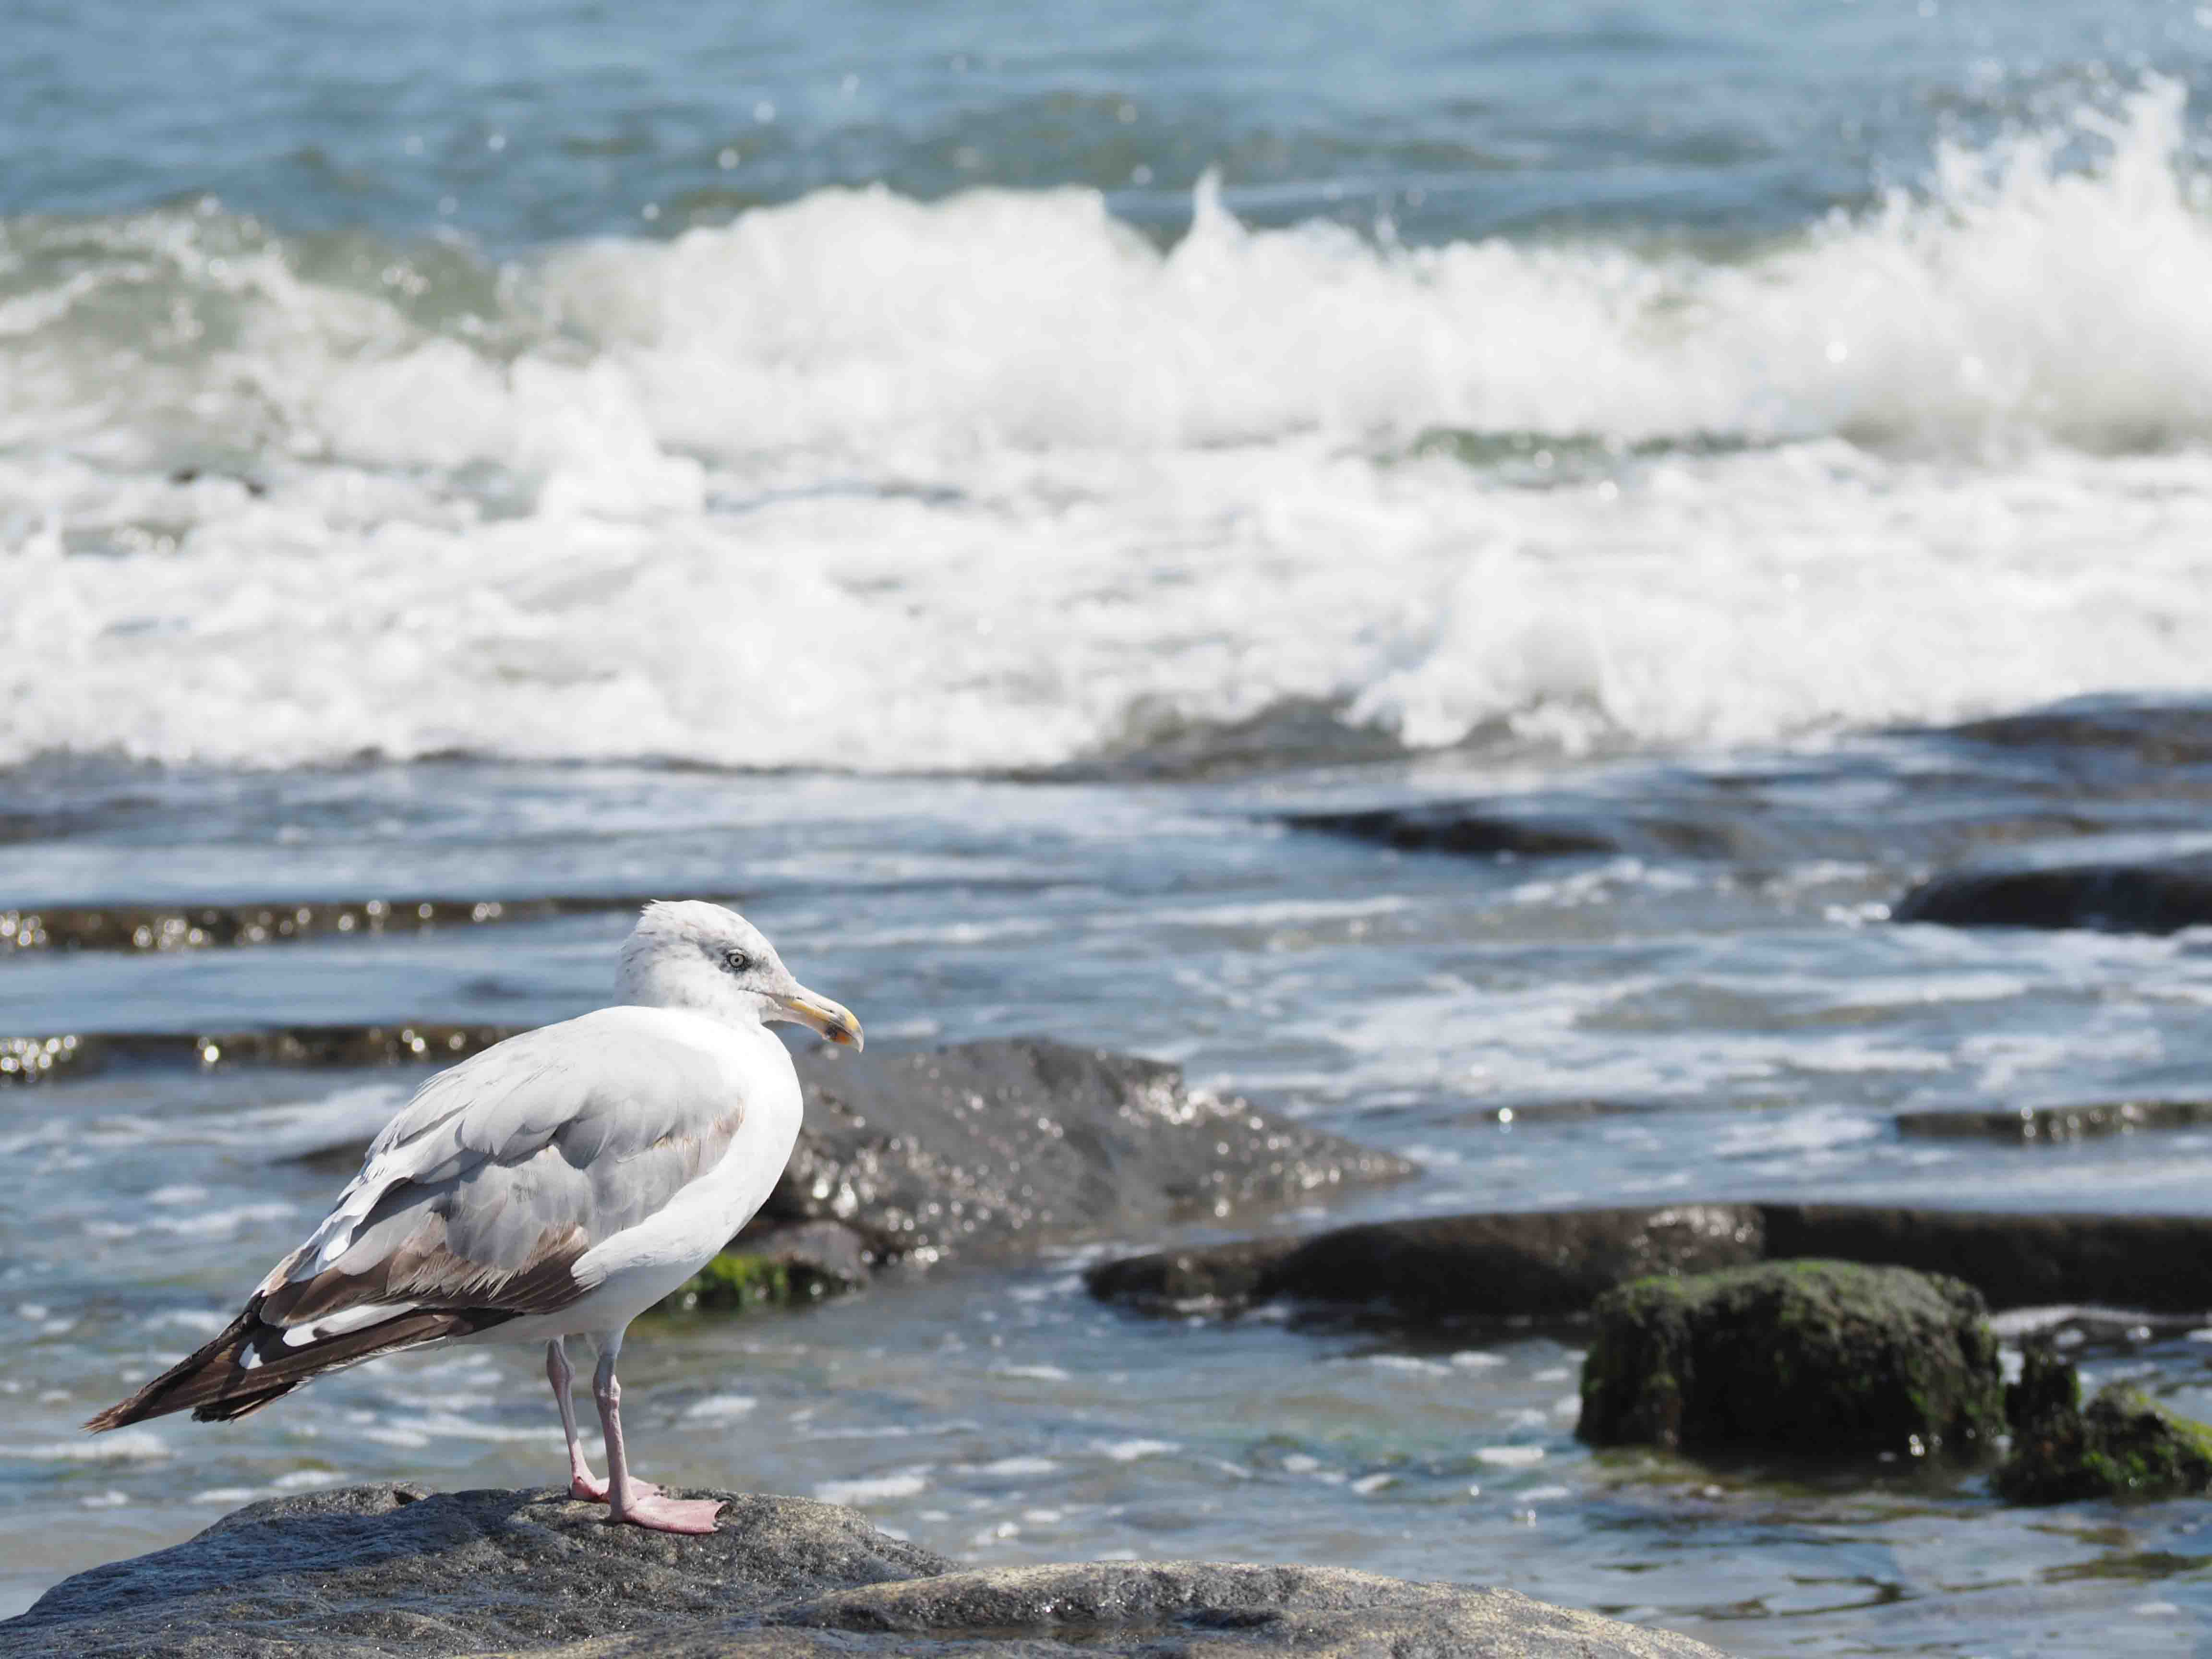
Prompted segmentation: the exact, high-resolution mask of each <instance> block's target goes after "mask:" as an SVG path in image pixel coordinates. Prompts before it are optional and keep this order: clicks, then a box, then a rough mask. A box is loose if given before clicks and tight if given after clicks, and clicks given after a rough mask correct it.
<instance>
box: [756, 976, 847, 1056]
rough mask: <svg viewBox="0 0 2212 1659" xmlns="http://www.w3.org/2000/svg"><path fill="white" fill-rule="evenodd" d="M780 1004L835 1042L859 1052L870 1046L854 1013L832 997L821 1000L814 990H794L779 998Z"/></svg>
mask: <svg viewBox="0 0 2212 1659" xmlns="http://www.w3.org/2000/svg"><path fill="white" fill-rule="evenodd" d="M776 1002H777V1003H778V1004H779V1005H780V1006H781V1007H782V1008H784V1009H785V1010H786V1011H787V1012H788V1013H789V1014H790V1015H791V1017H792V1018H793V1019H795V1020H797V1021H798V1022H799V1024H801V1025H811V1026H812V1027H813V1028H814V1029H815V1030H817V1031H819V1032H821V1033H822V1035H823V1036H825V1037H827V1038H829V1041H830V1042H842V1043H843V1044H844V1045H845V1046H846V1047H847V1048H852V1049H856V1050H857V1049H860V1048H865V1047H866V1043H865V1042H863V1041H862V1039H861V1036H860V1021H859V1020H857V1019H854V1018H853V1014H852V1011H851V1010H850V1009H848V1008H846V1007H844V1006H842V1005H840V1004H838V1003H835V1002H832V1001H830V1000H829V998H828V997H818V996H817V995H815V994H814V993H813V992H811V991H803V990H802V991H791V992H787V993H786V994H783V995H781V996H779V997H778V998H776Z"/></svg>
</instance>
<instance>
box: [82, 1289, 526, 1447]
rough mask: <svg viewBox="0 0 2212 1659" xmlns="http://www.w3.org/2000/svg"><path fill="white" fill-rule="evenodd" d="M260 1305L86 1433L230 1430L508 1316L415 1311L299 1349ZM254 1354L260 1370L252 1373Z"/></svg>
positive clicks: (495, 1312)
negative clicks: (312, 1386) (320, 1379)
mask: <svg viewBox="0 0 2212 1659" xmlns="http://www.w3.org/2000/svg"><path fill="white" fill-rule="evenodd" d="M261 1302H262V1298H261V1297H258V1296H257V1297H254V1298H253V1299H252V1301H251V1302H248V1303H247V1304H246V1310H245V1311H244V1312H242V1313H240V1315H239V1316H238V1317H237V1318H236V1319H234V1320H233V1321H231V1322H230V1324H229V1326H228V1328H226V1329H225V1330H224V1331H223V1332H222V1334H221V1335H219V1336H216V1337H214V1338H212V1339H211V1340H209V1341H208V1342H207V1343H205V1344H204V1346H201V1347H200V1348H199V1349H197V1351H196V1352H193V1353H191V1354H190V1355H188V1356H187V1357H186V1358H183V1359H181V1360H179V1361H178V1362H177V1363H176V1364H173V1365H172V1366H170V1367H169V1369H168V1370H166V1371H163V1372H162V1373H161V1375H160V1376H157V1377H155V1379H154V1380H153V1381H152V1382H150V1383H147V1384H146V1385H145V1386H144V1387H143V1388H142V1389H139V1390H138V1392H137V1393H136V1394H134V1395H131V1397H130V1398H129V1399H128V1400H125V1401H120V1402H118V1403H117V1404H115V1405H112V1406H110V1407H108V1408H107V1409H106V1411H104V1412H102V1413H100V1414H99V1415H98V1416H97V1417H94V1418H92V1419H89V1420H88V1422H87V1423H86V1424H85V1427H86V1428H88V1429H89V1430H91V1431H93V1432H94V1434H100V1433H104V1432H106V1431H107V1430H109V1429H119V1428H121V1427H123V1426H124V1425H125V1424H126V1423H138V1422H143V1421H144V1420H145V1419H147V1418H149V1417H166V1416H167V1415H168V1414H169V1413H171V1412H181V1411H189V1412H191V1414H192V1415H193V1417H195V1418H196V1419H198V1420H199V1421H201V1422H203V1423H227V1422H228V1421H230V1420H231V1419H233V1418H239V1417H244V1416H246V1415H247V1414H248V1413H252V1412H258V1411H259V1410H260V1409H261V1408H262V1407H264V1406H265V1405H267V1404H268V1403H269V1402H270V1401H272V1400H276V1399H279V1398H281V1397H283V1395H288V1394H289V1393H291V1392H292V1390H293V1389H296V1388H298V1387H299V1386H300V1385H301V1383H306V1382H308V1381H310V1380H312V1379H313V1378H314V1377H317V1376H320V1375H321V1374H322V1373H323V1372H325V1371H332V1370H339V1369H341V1368H343V1367H344V1366H347V1365H357V1364H360V1363H361V1362H362V1360H364V1359H374V1358H376V1357H377V1356H378V1355H379V1354H386V1353H398V1352H400V1351H401V1350H403V1349H406V1348H419V1347H421V1346H423V1345H424V1344H425V1343H429V1342H435V1341H438V1340H441V1339H442V1338H445V1337H448V1336H460V1335H465V1334H468V1333H470V1332H471V1331H478V1330H483V1329H486V1328H489V1327H490V1326H493V1325H498V1324H502V1323H504V1322H506V1321H507V1320H509V1319H512V1318H513V1317H514V1315H513V1312H511V1311H509V1310H505V1309H433V1308H418V1309H416V1310H413V1311H411V1312H408V1313H404V1314H400V1315H398V1316H396V1317H394V1318H392V1319H387V1320H384V1321H382V1322H380V1323H377V1324H374V1325H364V1326H362V1328H359V1329H358V1330H351V1331H342V1332H340V1333H338V1334H337V1335H334V1336H326V1337H324V1338H323V1339H321V1340H319V1341H315V1342H307V1343H302V1344H301V1345H300V1346H298V1347H293V1346H289V1345H288V1344H287V1343H286V1342H285V1340H284V1329H283V1327H282V1326H277V1325H270V1324H264V1322H262V1319H261ZM249 1352H251V1353H252V1355H253V1356H254V1357H255V1358H256V1359H257V1360H258V1362H259V1363H258V1364H253V1365H250V1366H249V1365H248V1364H246V1356H247V1354H248V1353H249Z"/></svg>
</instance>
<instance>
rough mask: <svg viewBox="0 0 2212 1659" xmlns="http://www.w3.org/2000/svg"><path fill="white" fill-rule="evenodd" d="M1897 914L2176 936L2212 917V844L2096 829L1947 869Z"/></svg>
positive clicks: (1965, 923) (1972, 923)
mask: <svg viewBox="0 0 2212 1659" xmlns="http://www.w3.org/2000/svg"><path fill="white" fill-rule="evenodd" d="M1890 914H1891V918H1892V920H1893V921H1901V922H1904V921H1926V922H1938V923H1941V924H1942V925H1944V926H1946V927H2052V928H2058V927H2084V928H2094V929H2097V930H2099V931H2100V932H2104V933H2178V932H2179V931H2180V930H2181V929H2182V928H2184V927H2197V926H2200V925H2201V924H2203V923H2205V922H2212V847H2208V846H2207V845H2206V843H2205V841H2204V838H2203V836H2187V837H2172V836H2160V837H2142V836H2092V837H2088V838H2087V839H2085V840H2083V841H2082V842H2079V843H2077V844H2074V845H2069V846H2067V847H2065V848H2060V849H2057V850H2056V851H2054V850H2052V849H2051V848H2039V849H2035V850H2034V851H2033V852H2029V853H2025V854H2011V855H2004V856H1998V857H1995V858H1991V859H1989V860H1983V861H1980V862H1977V863H1972V864H1967V865H1964V866H1960V868H1958V869H1956V870H1948V871H1944V872H1942V873H1940V874H1937V875H1934V876H1931V877H1929V878H1928V879H1927V880H1926V881H1923V882H1922V883H1921V884H1919V885H1918V886H1917V887H1915V888H1914V889H1913V890H1911V892H1909V893H1907V894H1906V895H1905V896H1904V897H1903V898H1901V899H1899V901H1898V902H1897V904H1896V905H1895V907H1894V908H1893V909H1892V911H1891V913H1890Z"/></svg>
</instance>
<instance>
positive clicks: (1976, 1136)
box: [1895, 1100, 2212, 1142]
mask: <svg viewBox="0 0 2212 1659" xmlns="http://www.w3.org/2000/svg"><path fill="white" fill-rule="evenodd" d="M1895 1121H1896V1124H1897V1132H1898V1133H1899V1134H1901V1135H1911V1136H1914V1137H1916V1138H1917V1139H1923V1140H2017V1141H2023V1142H2026V1141H2063V1140H2087V1139H2093V1138H2094V1137H2096V1136H2099V1135H2124V1134H2133V1133H2135V1132H2136V1131H2137V1130H2139V1129H2186V1128H2193V1127H2197V1126H2198V1125H2200V1124H2205V1123H2212V1100H2112V1101H2098V1102H2095V1103H2090V1104H2087V1105H2081V1106H2024V1107H2022V1108H2021V1109H2020V1110H2018V1111H2016V1112H1960V1111H1941V1112H1900V1113H1899V1114H1898V1115H1897V1117H1896V1120H1895Z"/></svg>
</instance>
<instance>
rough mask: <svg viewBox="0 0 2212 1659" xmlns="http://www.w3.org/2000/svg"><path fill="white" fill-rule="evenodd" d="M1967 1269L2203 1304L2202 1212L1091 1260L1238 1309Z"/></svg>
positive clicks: (1489, 1238)
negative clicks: (1708, 1277)
mask: <svg viewBox="0 0 2212 1659" xmlns="http://www.w3.org/2000/svg"><path fill="white" fill-rule="evenodd" d="M1814 1257H1818V1258H1822V1259H1826V1260H1830V1261H1850V1262H1858V1263H1863V1264H1865V1265H1869V1266H1880V1267H1913V1268H1917V1269H1919V1270H1920V1271H1922V1272H1923V1273H1943V1274H1947V1275H1949V1276H1950V1277H1952V1278H1954V1279H1963V1280H1964V1281H1966V1283H1967V1284H1969V1285H1972V1286H1973V1287H1974V1288H1975V1289H1976V1290H1978V1291H1980V1292H1981V1293H1982V1295H1983V1296H1984V1297H1985V1298H1986V1299H1987V1300H1988V1302H1989V1304H1990V1305H1991V1306H1992V1307H1996V1308H2048V1307H2055V1306H2057V1305H2060V1304H2071V1303H2087V1304H2102V1305H2105V1306H2107V1307H2116V1308H2134V1309H2142V1310H2147V1311H2154V1312H2166V1311H2170V1312H2187V1313H2197V1312H2202V1311H2203V1310H2207V1309H2212V1217H2203V1216H2156V1215H2071V1214H2065V1213H2056V1214H2052V1213H2035V1214H2008V1213H2004V1212H1990V1211H1979V1210H1922V1209H1914V1208H1909V1207H1905V1206H1893V1205H1881V1204H1670V1205H1665V1206H1656V1207H1651V1208H1638V1209H1605V1210H1544V1211H1530V1212H1502V1213H1494V1214H1474V1215H1457V1216H1428V1217H1422V1218H1417V1219H1414V1220H1409V1221H1383V1222H1371V1223H1367V1224H1364V1225H1358V1226H1352V1227H1340V1228H1338V1229H1336V1230H1334V1231H1330V1232H1323V1233H1316V1234H1312V1235H1310V1236H1307V1237H1284V1238H1250V1239H1242V1240H1237V1241H1236V1242H1233V1243H1226V1244H1218V1245H1212V1246H1206V1247H1200V1248H1198V1249H1184V1250H1164V1251H1158V1252H1156V1253H1153V1254H1152V1255H1139V1256H1131V1257H1125V1258H1122V1259H1121V1260H1118V1261H1107V1262H1103V1263H1101V1264H1100V1265H1099V1266H1097V1267H1093V1268H1092V1269H1091V1273H1090V1274H1089V1278H1088V1282H1089V1285H1090V1288H1091V1293H1092V1294H1093V1295H1094V1296H1097V1297H1100V1298H1101V1299H1103V1300H1106V1301H1112V1302H1120V1303H1123V1304H1127V1305H1129V1306H1133V1307H1136V1308H1139V1309H1145V1310H1152V1311H1160V1312H1176V1313H1190V1312H1204V1311H1212V1312H1219V1313H1225V1314H1233V1313H1235V1312H1237V1310H1240V1309H1243V1308H1245V1307H1249V1306H1252V1305H1255V1304H1261V1303H1267V1302H1273V1301H1278V1300H1281V1301H1287V1302H1291V1303H1304V1304H1318V1305H1322V1306H1335V1307H1346V1308H1355V1309H1359V1310H1367V1311H1373V1312H1378V1313H1383V1314H1387V1315H1389V1316H1392V1317H1394V1318H1397V1319H1401V1320H1405V1321H1407V1322H1415V1323H1419V1322H1426V1321H1439V1320H1449V1319H1459V1318H1478V1319H1483V1318H1515V1317H1523V1316H1526V1317H1534V1318H1547V1317H1559V1316H1571V1315H1577V1314H1582V1313H1585V1312H1587V1311H1589V1309H1590V1307H1591V1305H1592V1304H1594V1303H1595V1302H1596V1301H1597V1299H1598V1298H1599V1297H1601V1296H1602V1295H1604V1294H1605V1293H1606V1292H1607V1291H1610V1290H1612V1289H1613V1288H1614V1287H1615V1286H1616V1285H1626V1284H1627V1283H1629V1282H1630V1281H1632V1280H1634V1279H1644V1278H1648V1277H1650V1276H1653V1275H1662V1276H1669V1277H1679V1276H1681V1275H1685V1274H1691V1273H1716V1272H1719V1271H1722V1270H1723V1269H1727V1268H1732V1267H1751V1266H1753V1265H1754V1264H1756V1263H1759V1262H1761V1261H1790V1260H1796V1259H1803V1258H1814Z"/></svg>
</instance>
